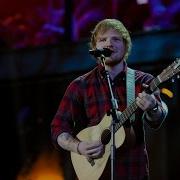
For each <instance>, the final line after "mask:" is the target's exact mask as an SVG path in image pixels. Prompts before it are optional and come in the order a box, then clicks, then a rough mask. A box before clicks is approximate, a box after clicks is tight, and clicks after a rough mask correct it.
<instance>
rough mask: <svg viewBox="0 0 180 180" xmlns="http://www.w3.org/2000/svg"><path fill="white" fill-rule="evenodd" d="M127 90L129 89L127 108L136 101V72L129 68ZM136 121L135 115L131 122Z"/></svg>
mask: <svg viewBox="0 0 180 180" xmlns="http://www.w3.org/2000/svg"><path fill="white" fill-rule="evenodd" d="M126 88H127V107H128V106H129V105H130V104H131V103H132V102H134V100H135V71H134V70H133V69H131V68H127V75H126ZM134 120H135V114H134V113H133V114H132V116H131V117H130V122H133V121H134Z"/></svg>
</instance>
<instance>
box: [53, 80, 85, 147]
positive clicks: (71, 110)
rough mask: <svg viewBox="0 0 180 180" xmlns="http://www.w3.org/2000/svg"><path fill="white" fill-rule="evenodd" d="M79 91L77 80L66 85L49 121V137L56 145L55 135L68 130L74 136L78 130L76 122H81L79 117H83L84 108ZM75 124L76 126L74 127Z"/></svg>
mask: <svg viewBox="0 0 180 180" xmlns="http://www.w3.org/2000/svg"><path fill="white" fill-rule="evenodd" d="M81 93H82V92H81V88H80V85H79V81H77V80H76V81H73V82H72V83H71V84H70V85H69V86H68V88H67V90H66V92H65V94H64V96H63V98H62V100H61V102H60V105H59V107H58V110H57V112H56V114H55V116H54V118H53V120H52V122H51V137H52V140H53V142H54V143H55V145H57V137H58V135H60V134H61V133H63V132H68V133H70V134H71V135H73V136H74V134H76V131H78V124H79V123H82V118H81V117H83V115H82V114H83V112H82V111H83V109H84V108H82V106H83V103H82V98H81ZM75 126H76V127H77V128H74V127H75ZM74 129H75V130H74ZM73 130H74V131H73Z"/></svg>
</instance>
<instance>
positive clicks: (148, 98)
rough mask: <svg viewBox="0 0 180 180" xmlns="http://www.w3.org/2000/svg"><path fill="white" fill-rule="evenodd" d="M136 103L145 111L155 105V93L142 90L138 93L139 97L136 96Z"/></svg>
mask: <svg viewBox="0 0 180 180" xmlns="http://www.w3.org/2000/svg"><path fill="white" fill-rule="evenodd" d="M136 104H137V105H138V107H139V108H141V109H142V110H143V111H146V110H149V109H151V108H153V107H154V106H155V104H156V98H155V96H154V94H152V95H150V94H147V93H145V92H142V93H139V94H138V97H137V98H136Z"/></svg>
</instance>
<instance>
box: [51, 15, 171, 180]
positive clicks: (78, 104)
mask: <svg viewBox="0 0 180 180" xmlns="http://www.w3.org/2000/svg"><path fill="white" fill-rule="evenodd" d="M90 46H91V48H92V49H103V48H108V49H109V50H111V51H112V54H111V55H110V57H106V58H105V67H104V66H103V65H102V62H101V61H100V59H99V58H97V66H96V67H95V68H94V69H93V70H92V71H90V72H88V73H87V74H84V75H82V76H80V77H78V78H77V79H75V80H74V81H73V82H71V83H70V85H69V87H68V88H67V90H66V92H65V95H64V97H63V99H62V101H61V103H60V106H59V109H58V111H57V113H56V115H55V117H54V119H53V121H52V124H51V130H52V138H53V140H54V142H55V143H56V145H57V146H58V147H62V148H63V149H66V150H68V151H71V152H74V153H77V154H80V155H81V156H84V157H86V158H87V159H99V158H101V157H103V155H104V153H105V145H104V144H103V143H102V142H101V140H94V141H93V140H92V141H80V140H79V139H78V138H76V135H77V134H78V133H79V132H80V131H81V130H83V129H84V128H86V127H92V126H96V125H97V124H98V123H100V122H101V120H102V118H103V117H104V115H105V114H107V112H111V108H112V107H111V100H110V96H109V88H108V83H107V78H106V73H105V69H106V71H107V72H108V74H109V76H110V80H111V84H112V89H113V93H114V96H115V98H116V99H117V104H118V112H119V111H121V112H122V111H124V110H125V109H126V107H127V98H126V93H127V88H126V78H127V77H126V76H127V69H128V68H127V63H126V59H127V58H128V55H129V52H130V49H131V38H130V35H129V33H128V31H127V29H126V28H125V27H124V25H123V24H122V23H121V22H120V21H118V20H116V19H105V20H102V21H100V22H99V23H98V24H97V25H96V26H95V28H94V30H93V31H92V36H91V42H90ZM152 79H153V76H152V75H150V74H148V73H144V72H141V71H137V70H135V82H134V83H135V96H136V100H135V102H136V104H137V106H138V107H139V109H138V110H137V111H136V112H135V120H134V121H131V120H129V119H128V121H126V122H125V123H124V124H123V128H124V130H125V133H126V136H125V141H124V143H123V144H122V146H121V147H120V148H118V149H117V150H116V153H115V156H116V157H115V160H116V166H115V168H116V169H115V172H116V176H117V179H123V180H125V179H129V180H131V179H133V180H136V179H137V180H140V179H148V176H149V173H148V157H147V152H146V146H145V142H144V129H143V122H147V124H148V125H149V126H150V127H152V128H158V127H159V126H160V125H161V123H162V122H163V120H164V118H165V117H166V115H167V108H166V105H165V104H164V103H163V102H162V101H161V98H160V93H159V91H158V90H156V92H155V93H154V94H152V95H150V94H147V93H145V92H144V91H143V90H144V89H145V88H146V87H147V86H148V84H149V83H150V82H151V80H152ZM117 114H118V113H117ZM118 117H119V116H118ZM142 119H143V120H142ZM109 164H110V163H109V162H107V165H106V167H105V169H104V170H103V172H102V174H101V177H100V179H110V177H111V169H110V165H109Z"/></svg>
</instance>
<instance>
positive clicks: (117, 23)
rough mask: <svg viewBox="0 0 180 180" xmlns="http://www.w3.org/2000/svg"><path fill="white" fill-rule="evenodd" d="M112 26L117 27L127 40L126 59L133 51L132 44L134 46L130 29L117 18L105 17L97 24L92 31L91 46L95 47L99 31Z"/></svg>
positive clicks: (125, 40)
mask: <svg viewBox="0 0 180 180" xmlns="http://www.w3.org/2000/svg"><path fill="white" fill-rule="evenodd" d="M111 28H112V29H115V30H116V31H117V32H118V33H119V34H120V36H121V37H122V38H123V40H124V42H125V46H126V53H125V55H124V59H125V60H126V59H127V58H128V56H129V53H130V51H131V46H132V43H131V37H130V34H129V32H128V30H127V29H126V28H125V26H124V25H123V23H122V22H121V21H119V20H117V19H104V20H102V21H100V22H99V23H98V24H97V25H96V26H95V28H94V30H93V31H92V32H91V39H90V48H92V49H95V47H96V41H97V35H98V33H99V32H102V33H103V32H105V31H107V30H108V29H111Z"/></svg>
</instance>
